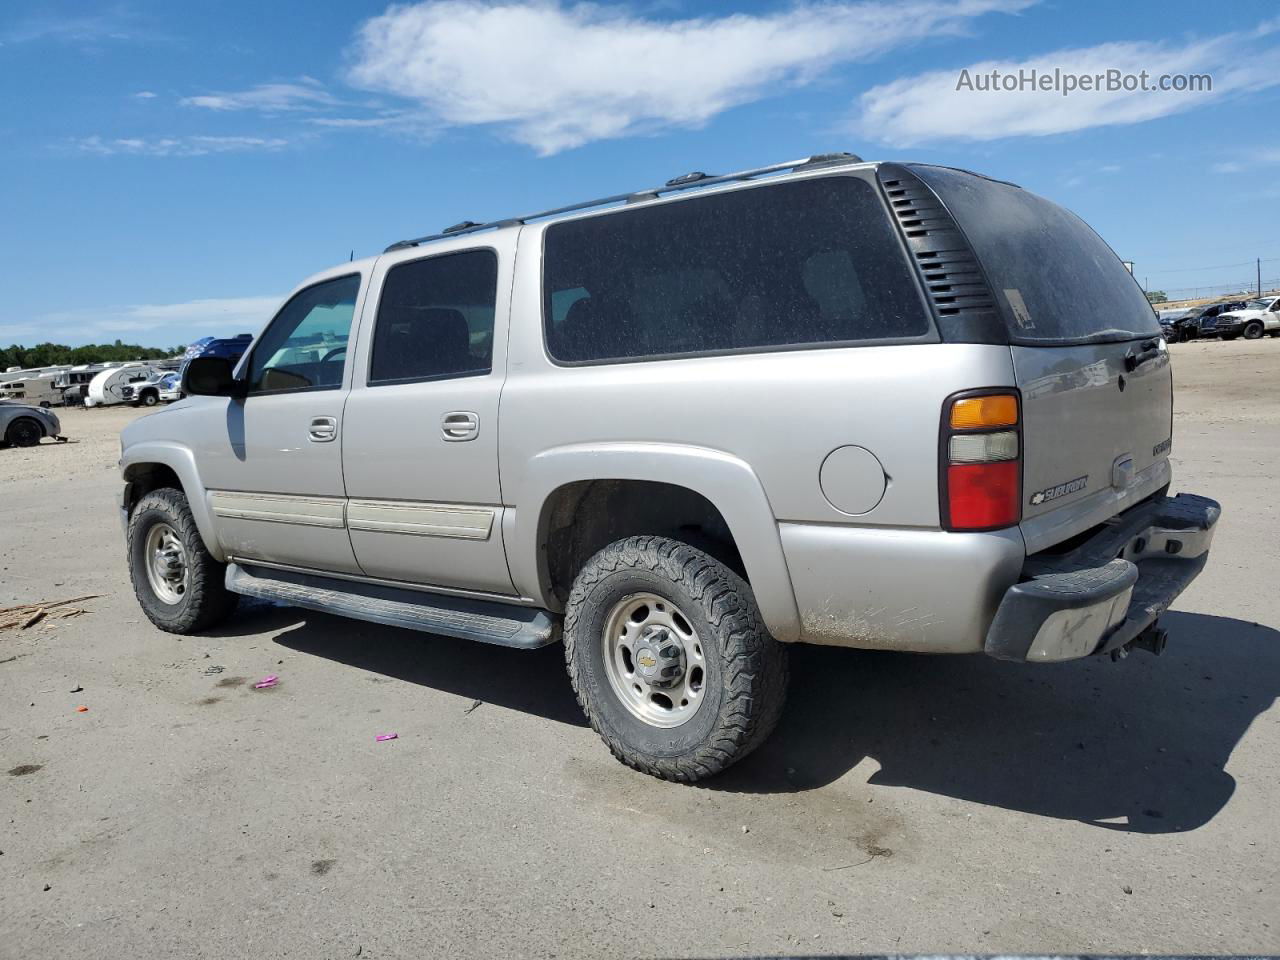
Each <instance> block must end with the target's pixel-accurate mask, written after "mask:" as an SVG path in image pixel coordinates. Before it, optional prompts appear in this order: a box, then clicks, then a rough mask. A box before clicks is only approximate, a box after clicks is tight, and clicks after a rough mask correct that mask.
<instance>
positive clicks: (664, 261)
mask: <svg viewBox="0 0 1280 960" xmlns="http://www.w3.org/2000/svg"><path fill="white" fill-rule="evenodd" d="M543 263H544V271H545V272H544V277H543V297H544V303H543V317H544V324H545V328H546V340H547V348H548V350H549V352H550V354H551V356H552V357H553V358H554V359H556V360H560V361H564V362H584V361H588V362H589V361H602V360H624V359H634V358H643V357H667V356H678V355H681V354H696V353H726V352H732V351H737V350H763V349H769V348H777V347H789V346H802V345H806V344H829V343H844V342H857V341H876V340H898V339H908V338H912V337H919V336H923V335H926V334H928V333H929V321H928V319H927V316H926V314H925V310H924V307H923V304H922V303H921V301H920V297H919V295H918V293H917V291H916V286H915V282H914V280H913V279H912V275H911V273H910V272H909V269H908V267H907V264H906V262H905V260H904V258H903V254H902V251H901V248H900V246H899V242H898V238H897V236H896V234H895V233H894V231H893V228H892V226H891V224H890V223H889V219H888V216H887V214H886V212H885V210H884V208H883V206H882V205H881V202H880V199H879V197H878V195H877V194H876V192H875V190H874V188H873V187H872V186H871V185H870V184H868V183H867V182H865V181H863V180H859V179H856V178H852V177H830V178H823V179H818V180H802V181H797V182H792V183H781V184H774V185H771V186H767V187H757V188H749V189H744V190H737V191H734V192H732V193H726V194H721V195H718V196H704V197H698V198H696V199H689V200H679V201H675V202H673V203H666V204H660V205H653V206H647V207H638V208H636V209H632V210H624V211H620V212H617V213H611V214H606V215H603V216H596V217H588V218H585V219H582V220H572V221H567V222H565V223H559V224H554V225H552V226H550V227H548V228H547V231H546V235H545V250H544V260H543Z"/></svg>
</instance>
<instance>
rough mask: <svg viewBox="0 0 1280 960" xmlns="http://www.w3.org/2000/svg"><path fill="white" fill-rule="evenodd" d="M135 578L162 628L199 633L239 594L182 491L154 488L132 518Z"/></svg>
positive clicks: (231, 606)
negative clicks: (227, 582) (230, 588)
mask: <svg viewBox="0 0 1280 960" xmlns="http://www.w3.org/2000/svg"><path fill="white" fill-rule="evenodd" d="M128 540H129V577H130V579H131V580H132V581H133V592H134V593H135V594H136V595H137V597H138V603H139V604H140V605H141V606H142V612H143V613H145V614H146V615H147V619H149V620H150V621H151V622H152V623H154V624H155V625H156V626H157V627H159V628H160V629H161V630H167V631H169V632H170V633H194V632H196V631H198V630H203V629H205V628H207V627H211V626H213V625H214V624H215V623H217V622H218V621H220V620H222V619H224V618H225V617H226V616H227V615H228V614H229V613H231V611H232V610H233V609H235V605H236V601H237V599H239V598H238V597H237V595H236V594H234V593H230V592H228V590H227V588H226V586H225V584H224V579H223V578H224V577H225V576H226V566H225V565H224V564H221V563H219V562H218V561H217V560H215V559H214V558H213V556H212V554H210V553H209V551H208V549H206V548H205V545H204V540H202V539H201V537H200V531H199V530H198V529H196V522H195V518H193V517H192V516H191V508H190V507H189V506H188V505H187V498H186V495H185V494H183V493H182V491H180V490H173V489H170V488H164V489H161V490H153V491H151V493H148V494H147V495H146V496H144V497H143V498H142V499H141V500H139V501H138V505H137V506H136V507H134V509H133V513H132V514H131V515H130V517H129V538H128Z"/></svg>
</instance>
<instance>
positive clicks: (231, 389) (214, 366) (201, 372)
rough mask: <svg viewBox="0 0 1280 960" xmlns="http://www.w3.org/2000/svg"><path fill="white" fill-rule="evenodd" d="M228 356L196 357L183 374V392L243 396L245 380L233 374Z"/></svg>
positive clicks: (216, 395)
mask: <svg viewBox="0 0 1280 960" xmlns="http://www.w3.org/2000/svg"><path fill="white" fill-rule="evenodd" d="M233 369H234V367H232V365H231V361H230V360H228V359H227V358H226V357H196V358H195V359H194V360H192V361H191V362H190V363H188V364H187V369H186V372H184V373H183V375H182V392H183V393H186V394H191V395H192V396H197V397H243V396H244V395H245V389H244V386H245V385H244V381H242V380H237V379H235V377H234V376H232V370H233Z"/></svg>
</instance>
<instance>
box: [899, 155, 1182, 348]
mask: <svg viewBox="0 0 1280 960" xmlns="http://www.w3.org/2000/svg"><path fill="white" fill-rule="evenodd" d="M912 170H913V171H914V172H915V173H916V174H917V175H918V176H919V177H920V179H921V180H923V181H924V182H925V183H926V184H928V185H929V186H930V187H932V188H933V190H934V192H935V193H936V194H937V195H938V198H939V199H940V200H942V202H943V204H945V205H946V207H947V208H948V209H949V210H950V211H951V214H952V216H953V217H954V218H955V220H956V222H957V224H958V225H959V226H960V229H961V230H962V231H963V232H964V234H965V236H966V237H967V238H968V240H969V244H970V246H972V247H973V252H974V253H975V254H976V255H977V257H978V260H979V261H980V262H981V264H982V267H983V270H984V271H985V272H986V275H987V279H988V281H989V282H990V285H991V290H992V293H993V294H995V298H996V301H997V303H998V304H999V306H1000V312H1001V314H1002V316H1003V317H1004V320H1005V324H1006V327H1007V328H1008V331H1009V340H1010V342H1012V343H1023V344H1044V343H1083V342H1099V341H1108V340H1132V339H1136V338H1138V337H1149V336H1159V335H1160V324H1159V322H1158V320H1157V318H1156V314H1155V311H1154V310H1153V309H1152V308H1151V305H1150V303H1148V302H1147V298H1146V296H1145V295H1144V294H1143V292H1142V288H1141V287H1139V286H1138V284H1137V282H1136V281H1135V280H1134V278H1133V276H1132V275H1131V274H1130V273H1129V271H1128V270H1126V269H1125V267H1124V264H1123V263H1121V262H1120V259H1119V257H1117V256H1116V255H1115V252H1114V251H1113V250H1112V249H1111V248H1110V247H1109V246H1107V244H1106V242H1105V241H1103V239H1102V238H1101V237H1099V236H1098V235H1097V234H1096V233H1094V231H1093V229H1092V228H1091V227H1090V226H1089V225H1088V224H1087V223H1085V222H1084V221H1083V220H1081V219H1080V218H1079V217H1077V216H1076V215H1075V214H1074V213H1071V212H1070V211H1069V210H1065V209H1063V208H1062V207H1060V206H1058V205H1057V204H1055V203H1050V202H1049V201H1048V200H1045V199H1044V198H1043V197H1038V196H1036V195H1035V194H1034V193H1029V192H1028V191H1026V190H1023V189H1021V188H1019V187H1016V186H1014V185H1013V184H1009V183H1001V182H999V181H995V180H988V179H987V178H985V177H979V176H977V175H975V174H972V173H967V172H965V171H962V170H952V169H948V168H945V167H931V166H923V165H920V166H915V165H913V166H912Z"/></svg>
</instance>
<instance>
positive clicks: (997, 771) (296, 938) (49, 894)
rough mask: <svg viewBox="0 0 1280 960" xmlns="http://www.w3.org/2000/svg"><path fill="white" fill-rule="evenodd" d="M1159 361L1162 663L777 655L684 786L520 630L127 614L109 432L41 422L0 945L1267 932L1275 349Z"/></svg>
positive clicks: (2, 755)
mask: <svg viewBox="0 0 1280 960" xmlns="http://www.w3.org/2000/svg"><path fill="white" fill-rule="evenodd" d="M1172 350H1173V355H1174V376H1175V382H1176V386H1177V391H1178V394H1177V415H1176V428H1175V439H1174V446H1173V457H1174V460H1175V481H1174V486H1175V489H1181V490H1191V491H1196V492H1202V493H1206V494H1208V495H1210V496H1213V497H1215V498H1217V499H1219V500H1220V501H1221V502H1222V504H1223V509H1224V513H1223V519H1222V522H1221V525H1220V529H1219V532H1218V536H1217V540H1216V543H1215V548H1214V552H1213V556H1212V558H1211V561H1210V563H1209V566H1208V568H1207V569H1206V571H1205V573H1204V574H1203V575H1202V576H1201V577H1200V579H1199V580H1197V581H1196V582H1195V584H1193V585H1192V587H1191V588H1190V589H1189V590H1188V591H1187V592H1186V593H1185V594H1184V595H1183V596H1182V597H1181V598H1180V600H1179V602H1178V603H1177V604H1176V607H1175V610H1174V612H1172V613H1171V614H1170V615H1169V616H1168V617H1167V618H1166V622H1167V626H1168V628H1169V632H1170V635H1171V636H1170V643H1169V648H1168V650H1167V651H1166V653H1165V655H1164V656H1162V657H1159V658H1155V657H1152V656H1150V655H1147V654H1143V653H1138V654H1134V655H1133V656H1130V657H1129V658H1128V659H1126V660H1124V661H1122V662H1119V663H1112V662H1110V661H1109V660H1089V661H1084V662H1077V663H1072V664H1066V665H1057V666H1018V665H1012V664H1007V663H1001V662H996V661H993V660H989V659H986V658H983V657H977V656H975V657H959V658H955V657H952V658H943V657H938V658H926V657H919V656H911V655H904V654H888V653H867V652H855V651H840V650H831V649H818V648H804V647H802V648H797V649H796V650H795V651H794V657H793V665H794V674H795V677H794V684H793V686H792V688H791V699H790V704H789V707H788V713H787V715H786V718H785V719H784V721H783V723H782V726H781V727H780V729H779V730H778V732H777V734H776V735H775V736H774V737H773V738H772V740H771V741H770V742H769V743H768V744H767V745H766V746H765V747H764V748H762V749H761V750H760V751H758V752H757V753H756V754H755V755H753V756H752V757H751V758H749V759H748V760H747V761H746V762H745V763H743V764H741V765H739V766H738V767H736V768H734V769H733V770H732V771H730V772H729V773H728V774H727V775H725V776H723V777H721V778H719V779H716V780H714V781H712V782H710V783H707V784H704V785H701V786H697V787H685V786H675V785H671V784H666V783H661V782H658V781H656V780H652V779H649V778H647V777H644V776H641V775H639V774H635V773H632V772H630V771H628V770H627V769H625V768H623V767H622V766H620V765H618V764H617V763H615V762H614V761H613V760H612V758H611V757H610V756H609V754H608V752H607V751H606V750H605V748H604V747H603V745H602V744H600V743H599V741H598V740H597V738H596V736H595V734H593V733H592V732H591V730H590V729H589V728H587V727H586V726H585V725H584V723H583V720H582V717H581V715H580V713H579V711H578V708H577V705H576V704H575V702H574V700H573V696H572V693H571V691H570V689H569V685H568V682H567V680H566V678H565V676H564V671H563V665H562V662H561V651H560V648H559V647H558V646H557V647H552V648H547V649H544V650H541V651H537V652H533V653H529V652H519V651H514V650H504V649H500V648H493V647H486V646H482V645H475V644H468V643H465V642H463V641H455V640H449V639H442V638H434V637H425V636H422V635H419V634H414V633H409V632H403V631H397V630H394V629H390V628H382V627H377V626H372V625H366V624H360V623H355V622H351V621H345V620H340V619H337V618H333V617H327V616H323V615H318V614H309V613H304V612H300V611H294V610H288V609H284V608H277V607H270V606H266V605H260V604H259V605H247V606H246V607H245V608H243V609H242V611H241V612H240V613H239V614H238V615H237V616H236V617H235V618H234V619H233V620H232V621H231V622H230V623H228V624H226V625H224V626H223V627H221V628H220V629H218V630H217V631H215V632H214V633H213V634H211V635H208V636H201V637H192V638H185V639H183V638H178V637H174V636H170V635H168V634H164V633H161V632H160V631H158V630H156V629H154V628H153V627H151V625H150V624H149V623H148V622H147V620H146V619H145V618H144V617H143V616H142V614H141V612H140V611H139V609H138V607H137V605H136V602H135V600H134V598H133V595H132V591H131V588H130V586H129V580H128V575H127V572H126V569H125V563H124V550H123V541H122V537H121V531H120V528H119V523H118V520H117V517H116V514H115V509H114V502H113V498H114V495H115V492H116V490H117V487H118V485H119V479H118V475H117V472H116V467H115V461H116V458H117V456H118V441H117V434H118V431H119V429H120V427H121V426H122V425H123V424H124V423H126V422H127V421H128V420H130V419H131V418H133V417H134V416H137V415H139V414H138V412H137V411H133V410H126V409H122V408H111V409H106V410H101V409H100V410H88V411H85V410H79V411H75V410H73V411H67V412H66V413H64V414H63V423H64V429H65V432H66V433H67V434H68V435H70V436H71V437H72V438H73V439H74V442H73V443H69V444H65V445H54V444H50V443H46V444H42V445H41V446H39V447H37V448H33V449H9V450H0V606H5V605H8V604H12V603H18V602H25V601H31V600H53V599H58V598H64V597H74V596H79V595H82V594H101V597H100V598H99V599H96V600H91V601H87V602H85V603H84V604H83V605H82V606H83V607H84V608H85V609H86V610H87V611H88V612H87V613H86V614H84V615H83V616H79V617H76V618H72V619H58V620H46V621H45V622H42V623H40V624H37V625H35V626H33V627H32V628H30V629H28V630H25V631H17V630H8V631H3V632H0V851H2V852H0V957H4V958H8V957H47V956H68V957H72V956H92V957H98V956H111V957H114V956H125V955H128V956H130V957H134V958H151V957H157V958H158V957H169V956H186V957H229V956H253V957H255V958H261V957H285V956H292V957H307V958H312V957H361V958H370V957H372V958H377V957H422V956H436V955H444V954H448V955H457V956H512V957H517V956H538V957H543V956H584V957H586V956H619V957H622V956H690V955H696V956H741V955H744V954H774V955H776V954H783V955H792V954H800V953H804V954H828V953H916V952H952V953H996V952H1017V953H1031V952H1060V953H1076V952H1096V953H1138V952H1158V953H1166V952H1179V953H1222V952H1235V953H1280V815H1277V807H1278V806H1280V722H1278V721H1280V710H1278V709H1277V707H1276V696H1277V693H1278V692H1280V632H1277V628H1280V599H1277V593H1276V572H1277V555H1278V551H1277V547H1276V544H1277V542H1280V514H1278V513H1277V502H1278V498H1277V496H1276V480H1275V477H1276V472H1277V467H1278V466H1280V390H1277V383H1278V382H1280V341H1274V340H1263V341H1260V342H1245V341H1236V342H1234V343H1216V342H1210V343H1190V344H1178V345H1175V346H1174V347H1173V348H1172ZM271 673H274V674H278V675H279V676H280V678H281V680H280V684H279V686H277V687H275V688H274V689H269V690H255V689H254V688H253V685H252V683H253V681H254V680H256V679H258V678H260V677H262V676H263V675H265V674H271ZM476 701H479V705H478V706H477V705H476ZM79 706H86V707H88V710H87V711H86V712H76V709H77V707H79ZM389 732H396V733H398V734H399V739H398V740H393V741H390V742H385V743H376V742H375V741H374V737H375V735H377V734H380V733H389Z"/></svg>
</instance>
